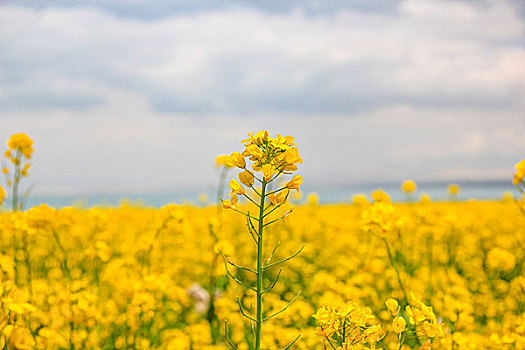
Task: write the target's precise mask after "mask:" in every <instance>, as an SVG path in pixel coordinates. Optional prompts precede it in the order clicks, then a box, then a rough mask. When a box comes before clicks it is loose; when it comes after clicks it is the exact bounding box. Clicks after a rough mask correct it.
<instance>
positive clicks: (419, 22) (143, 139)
mask: <svg viewBox="0 0 525 350" xmlns="http://www.w3.org/2000/svg"><path fill="white" fill-rule="evenodd" d="M524 39H525V3H524V2H522V1H510V0H509V1H501V0H498V1H475V2H474V1H448V0H447V1H438V0H425V1H414V0H404V1H383V0H381V1H379V0H358V1H321V0H318V1H314V0H311V1H308V0H297V1H287V2H283V1H273V0H272V1H265V2H257V4H255V5H254V4H251V3H249V2H246V1H233V0H228V1H196V0H191V1H190V0H187V1H180V0H179V1H176V2H171V1H162V2H160V1H159V2H151V1H142V0H120V1H119V0H100V1H91V2H79V1H49V0H47V1H31V2H25V1H19V0H17V1H5V0H4V1H2V2H0V140H7V139H8V137H9V135H10V134H12V133H15V132H26V133H28V134H29V135H30V136H31V137H32V138H34V140H35V147H36V153H35V158H34V162H33V164H34V169H33V172H32V175H31V176H32V179H33V180H34V181H35V182H36V184H37V189H36V193H38V194H44V195H46V194H47V195H49V194H63V195H77V194H88V193H109V192H137V191H152V192H154V191H163V190H183V189H185V190H187V189H198V188H200V187H202V188H205V187H208V188H209V187H210V186H214V185H215V183H216V180H217V171H216V170H215V169H214V157H215V156H216V155H218V154H221V153H230V152H232V151H235V150H240V143H239V141H240V140H241V139H243V138H244V136H245V135H246V134H247V133H248V132H251V131H258V130H260V129H267V130H269V131H270V133H272V134H275V133H281V134H290V135H293V136H295V137H296V140H297V142H298V143H299V148H300V152H301V153H302V156H303V159H304V164H303V165H302V166H301V168H300V172H301V174H302V175H303V176H304V177H305V181H307V182H309V183H310V184H313V185H314V188H315V185H317V184H318V185H320V186H321V185H326V184H336V183H337V184H344V183H359V182H370V181H379V182H381V181H387V182H391V181H400V180H403V179H406V178H413V179H415V180H417V181H434V180H444V181H449V180H462V179H476V180H484V179H487V180H490V179H507V178H508V179H510V177H511V176H512V173H513V166H514V163H516V162H517V161H518V160H520V159H521V158H523V157H524V156H525V133H524V132H525V40H524ZM1 142H2V144H4V143H3V142H4V141H1ZM4 145H5V144H4ZM2 147H5V146H2Z"/></svg>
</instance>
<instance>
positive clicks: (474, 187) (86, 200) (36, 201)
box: [26, 181, 517, 208]
mask: <svg viewBox="0 0 525 350" xmlns="http://www.w3.org/2000/svg"><path fill="white" fill-rule="evenodd" d="M449 183H450V182H431V183H430V182H429V183H418V189H417V191H416V193H415V195H414V198H415V199H418V198H419V196H420V195H421V194H422V193H427V194H429V195H430V197H431V198H432V199H433V200H447V199H448V198H449V196H448V192H447V186H448V184H449ZM455 183H457V184H459V185H460V186H461V192H460V194H459V196H458V198H459V199H460V200H467V199H500V198H502V196H503V193H504V192H506V191H510V192H512V193H514V194H516V192H517V191H516V190H515V189H514V187H513V186H512V184H511V183H510V181H487V182H462V181H457V182H455ZM378 188H382V189H383V190H385V191H386V192H387V193H388V194H389V195H390V196H391V197H392V200H394V201H404V200H405V194H404V193H403V192H402V191H401V189H400V185H399V184H397V183H396V184H394V183H386V184H359V185H356V184H349V185H337V186H328V185H317V186H312V185H304V186H302V187H301V192H302V193H303V198H302V200H301V201H306V198H307V196H308V194H310V193H312V192H315V193H316V194H317V195H318V197H319V202H320V203H323V204H328V203H349V202H350V201H351V198H352V196H353V195H354V194H357V193H364V194H366V195H367V196H368V197H369V198H370V192H371V191H374V190H376V189H378ZM201 193H205V194H206V195H207V196H208V201H206V202H202V201H200V200H199V195H200V194H201ZM227 194H228V193H227V192H226V194H225V197H226V196H227ZM216 196H217V193H216V190H214V189H209V190H208V191H205V192H198V191H194V192H192V191H184V192H182V191H180V192H164V193H148V194H133V193H129V194H100V195H93V194H92V195H86V196H31V197H30V198H29V199H28V200H27V205H26V208H30V207H32V206H37V205H40V204H42V203H47V204H48V205H50V206H52V207H55V208H62V207H65V206H71V205H74V206H81V207H92V206H118V205H119V204H120V203H122V201H123V200H127V201H130V202H132V203H135V204H140V205H144V206H148V207H161V206H163V205H166V204H170V203H176V204H182V203H193V204H195V205H209V204H213V203H214V202H215V200H216Z"/></svg>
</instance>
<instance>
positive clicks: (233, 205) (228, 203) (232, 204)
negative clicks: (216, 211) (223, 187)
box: [222, 195, 239, 210]
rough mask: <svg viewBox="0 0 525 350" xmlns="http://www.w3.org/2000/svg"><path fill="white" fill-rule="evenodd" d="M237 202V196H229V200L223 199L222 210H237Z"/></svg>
mask: <svg viewBox="0 0 525 350" xmlns="http://www.w3.org/2000/svg"><path fill="white" fill-rule="evenodd" d="M238 202H239V197H237V195H233V196H231V199H225V200H223V201H222V206H223V208H224V209H233V210H236V209H237V203H238Z"/></svg>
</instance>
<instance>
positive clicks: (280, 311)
mask: <svg viewBox="0 0 525 350" xmlns="http://www.w3.org/2000/svg"><path fill="white" fill-rule="evenodd" d="M299 295H301V291H299V293H297V295H296V296H295V297H294V298H293V299H292V300H290V302H289V303H288V304H287V305H286V306H285V307H283V308H282V309H281V310H279V311H277V312H275V313H273V314H271V315H270V316H267V317H265V318H263V322H265V321H268V320H269V319H270V318H273V317H275V316H277V315H279V314H280V313H282V312H284V311H286V309H288V308H289V307H290V306H291V305H292V304H293V303H294V301H296V300H297V298H299Z"/></svg>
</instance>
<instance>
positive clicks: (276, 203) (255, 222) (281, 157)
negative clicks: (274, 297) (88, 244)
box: [220, 131, 304, 350]
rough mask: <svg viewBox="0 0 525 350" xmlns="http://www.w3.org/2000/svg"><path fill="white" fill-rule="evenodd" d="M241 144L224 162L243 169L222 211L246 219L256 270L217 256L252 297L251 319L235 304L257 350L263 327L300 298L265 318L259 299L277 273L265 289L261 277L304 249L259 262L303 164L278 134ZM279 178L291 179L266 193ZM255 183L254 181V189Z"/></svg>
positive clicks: (253, 135) (298, 180)
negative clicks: (249, 279) (242, 205)
mask: <svg viewBox="0 0 525 350" xmlns="http://www.w3.org/2000/svg"><path fill="white" fill-rule="evenodd" d="M242 144H243V146H244V148H245V149H244V151H243V152H242V153H239V152H233V153H232V154H231V155H230V156H229V159H228V160H229V162H231V164H233V165H234V166H236V167H238V168H240V169H243V171H242V172H241V173H239V175H238V178H239V181H240V183H239V182H238V181H237V180H235V179H233V180H231V181H230V183H229V185H230V189H231V194H230V199H225V200H223V201H222V205H223V207H224V208H226V209H232V210H234V211H236V212H238V213H240V214H242V215H244V216H245V217H246V222H247V227H248V231H249V233H250V235H251V236H252V238H253V241H254V243H255V245H256V247H257V254H256V267H255V269H252V268H248V267H244V266H241V265H238V264H236V263H234V262H233V261H232V260H230V258H228V257H226V256H225V255H224V254H222V252H220V253H221V255H222V256H223V258H224V263H225V266H226V270H227V272H228V274H229V276H230V277H231V278H233V279H234V280H235V281H236V282H238V283H239V284H241V285H243V286H245V287H246V288H248V289H250V290H252V291H254V292H255V294H256V299H257V305H256V310H255V316H254V315H253V314H252V315H249V314H248V313H247V312H246V311H245V309H244V308H243V306H242V303H241V302H240V301H239V300H238V299H237V302H238V304H239V310H240V312H241V314H242V315H243V316H244V317H246V318H247V319H249V320H250V322H251V323H252V327H254V328H255V331H254V338H255V339H254V340H253V342H254V346H253V349H255V350H260V348H261V336H262V327H263V323H264V322H266V321H268V320H269V319H271V318H272V317H275V316H277V315H278V314H280V313H281V312H283V311H285V310H286V309H287V308H288V307H289V306H290V305H291V304H292V303H293V302H294V301H295V300H296V299H297V298H298V297H299V294H300V292H299V293H298V294H297V295H296V296H295V297H294V298H293V299H292V300H291V301H290V302H289V303H288V304H287V305H286V306H285V307H284V308H283V309H281V310H280V311H277V312H275V313H273V314H270V315H265V313H264V309H263V295H264V294H265V293H267V292H269V291H271V290H272V289H273V288H274V287H275V285H276V283H277V281H278V279H279V276H280V274H281V271H279V273H278V274H277V276H276V278H275V280H274V281H273V282H272V283H271V284H270V285H269V286H266V287H265V286H264V285H263V281H264V278H263V277H264V274H265V272H266V271H267V270H268V269H270V268H272V267H275V266H277V265H280V264H282V263H284V262H286V261H288V260H290V259H292V258H293V257H295V256H297V255H298V254H299V253H300V252H301V251H302V250H303V248H304V246H303V247H302V248H301V249H300V250H299V251H297V252H296V253H295V254H293V255H292V256H289V257H288V258H285V259H282V260H279V261H276V262H273V263H272V262H271V259H272V258H273V256H274V254H275V251H276V250H277V247H278V245H277V246H276V247H275V248H274V249H273V251H272V253H271V255H270V257H269V258H268V259H263V256H264V252H263V238H264V229H265V227H267V226H268V225H270V224H272V223H275V222H277V221H279V220H281V219H283V218H284V217H285V216H287V215H288V214H289V213H290V212H291V210H288V211H286V212H285V213H284V214H282V215H278V216H275V213H276V212H275V211H276V210H277V209H278V208H280V207H281V206H282V205H283V204H284V203H286V201H287V199H288V195H289V194H290V191H291V190H297V191H299V186H300V185H301V184H302V182H303V178H302V177H301V176H300V175H293V173H294V172H295V171H296V170H297V164H300V163H302V161H303V160H302V159H301V157H300V155H299V151H298V149H297V147H295V146H296V143H294V138H293V137H291V136H281V135H279V134H278V135H277V136H276V137H270V136H269V134H268V131H259V132H258V133H251V134H249V138H248V139H246V140H243V141H242ZM247 161H248V162H252V165H251V170H250V169H249V167H248V166H247ZM282 175H293V177H292V178H291V179H290V181H288V182H287V183H286V184H285V185H284V186H282V187H280V188H278V189H275V190H269V185H270V184H271V183H272V182H274V181H276V180H277V179H278V178H280V177H281V176H282ZM255 181H257V185H256V182H255ZM245 187H246V188H249V189H251V190H253V195H251V196H252V197H254V198H252V197H250V195H249V194H248V192H247V190H246V189H245ZM239 196H242V197H245V198H246V199H247V200H248V201H249V202H251V204H252V205H254V206H255V207H256V211H257V212H258V214H257V215H256V216H252V215H251V214H250V212H249V211H248V212H244V211H241V210H239V208H238V201H239ZM272 214H274V217H272V216H271V215H272ZM263 260H264V262H265V263H263ZM228 265H231V266H234V267H235V268H237V269H239V270H242V271H245V272H248V273H252V274H254V275H255V277H256V281H257V282H256V284H255V286H250V285H249V284H248V283H246V282H245V281H242V280H241V279H239V278H237V277H236V276H235V275H234V274H232V273H231V271H230V270H229V269H228ZM225 328H226V329H225V331H226V340H227V341H228V343H229V345H230V346H231V347H232V348H233V349H237V347H236V346H235V345H234V344H233V343H232V341H231V340H230V338H229V335H228V325H227V323H226V325H225ZM298 339H299V336H297V338H295V340H293V341H292V342H291V343H290V344H289V345H288V346H286V347H285V349H289V348H290V347H291V346H292V345H293V344H294V343H295V342H296V341H297V340H298Z"/></svg>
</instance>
